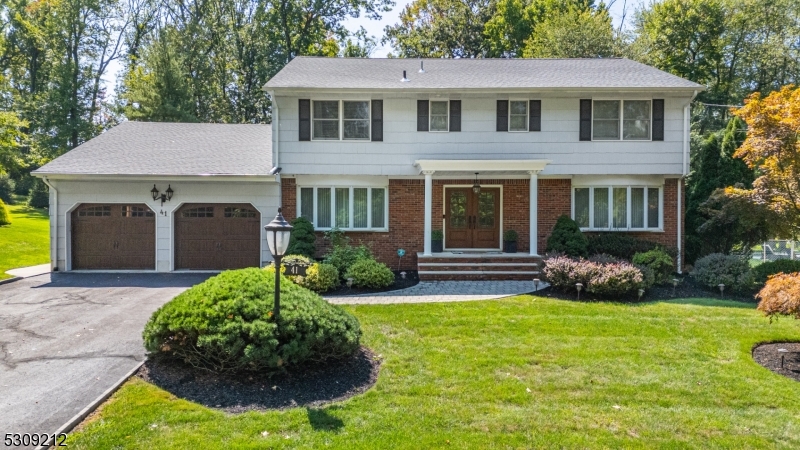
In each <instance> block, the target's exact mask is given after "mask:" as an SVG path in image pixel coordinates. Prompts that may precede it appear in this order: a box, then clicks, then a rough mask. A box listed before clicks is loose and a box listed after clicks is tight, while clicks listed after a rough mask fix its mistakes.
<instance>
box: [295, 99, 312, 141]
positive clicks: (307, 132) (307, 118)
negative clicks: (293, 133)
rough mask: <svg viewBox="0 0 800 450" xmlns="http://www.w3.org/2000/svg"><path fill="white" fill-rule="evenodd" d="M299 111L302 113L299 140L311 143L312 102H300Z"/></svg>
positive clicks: (302, 100)
mask: <svg viewBox="0 0 800 450" xmlns="http://www.w3.org/2000/svg"><path fill="white" fill-rule="evenodd" d="M298 102H299V104H298V106H299V108H298V109H299V111H300V127H299V130H300V135H299V136H298V138H299V139H300V140H301V141H310V140H311V100H308V99H300V100H299V101H298Z"/></svg>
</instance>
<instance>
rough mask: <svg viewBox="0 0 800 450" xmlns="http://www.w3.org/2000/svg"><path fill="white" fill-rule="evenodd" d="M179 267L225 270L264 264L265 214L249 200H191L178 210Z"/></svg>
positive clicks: (177, 257) (176, 241)
mask: <svg viewBox="0 0 800 450" xmlns="http://www.w3.org/2000/svg"><path fill="white" fill-rule="evenodd" d="M175 224H176V225H175V268H176V269H207V270H224V269H238V268H243V267H257V266H259V264H260V248H261V242H260V240H261V228H260V224H261V217H260V214H259V213H258V211H257V210H256V209H255V208H254V207H253V206H252V205H249V204H238V203H234V204H187V205H184V206H182V207H181V208H180V209H179V210H178V211H177V212H176V214H175Z"/></svg>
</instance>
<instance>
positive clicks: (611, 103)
mask: <svg viewBox="0 0 800 450" xmlns="http://www.w3.org/2000/svg"><path fill="white" fill-rule="evenodd" d="M651 103H652V102H651V101H650V100H624V101H623V100H595V101H594V102H593V103H592V140H595V141H618V140H623V141H649V140H650V136H651V126H652V122H653V121H652V107H651V106H652V105H651Z"/></svg>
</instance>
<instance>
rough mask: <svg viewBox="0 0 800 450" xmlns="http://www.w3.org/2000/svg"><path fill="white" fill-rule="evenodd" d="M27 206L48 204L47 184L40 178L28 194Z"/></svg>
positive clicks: (43, 206)
mask: <svg viewBox="0 0 800 450" xmlns="http://www.w3.org/2000/svg"><path fill="white" fill-rule="evenodd" d="M28 206H30V207H32V208H47V207H48V206H50V193H49V191H48V189H47V185H46V184H44V182H43V181H42V180H37V181H36V183H35V184H34V185H33V187H32V188H31V192H30V194H28Z"/></svg>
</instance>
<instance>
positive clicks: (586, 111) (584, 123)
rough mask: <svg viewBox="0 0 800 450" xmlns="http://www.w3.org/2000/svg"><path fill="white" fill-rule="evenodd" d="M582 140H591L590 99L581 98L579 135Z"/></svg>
mask: <svg viewBox="0 0 800 450" xmlns="http://www.w3.org/2000/svg"><path fill="white" fill-rule="evenodd" d="M580 140H582V141H591V140H592V101H591V100H587V99H581V136H580Z"/></svg>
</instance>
